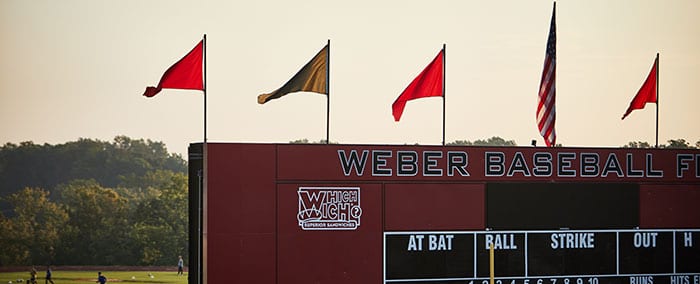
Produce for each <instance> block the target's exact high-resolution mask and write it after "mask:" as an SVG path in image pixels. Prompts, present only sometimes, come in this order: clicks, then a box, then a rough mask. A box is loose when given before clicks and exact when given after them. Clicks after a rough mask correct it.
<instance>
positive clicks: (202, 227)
mask: <svg viewBox="0 0 700 284" xmlns="http://www.w3.org/2000/svg"><path fill="white" fill-rule="evenodd" d="M202 45H203V46H202V47H203V48H202V49H203V51H202V53H203V54H202V57H203V60H202V61H203V62H204V66H203V68H204V70H203V75H204V76H203V77H204V78H203V79H204V80H203V86H202V87H203V89H204V145H203V150H202V153H203V155H202V168H203V170H204V187H203V189H202V190H201V191H200V196H199V206H200V210H199V212H200V213H199V226H200V235H199V257H200V259H199V283H206V280H207V279H206V274H205V273H204V272H205V271H204V269H205V268H204V262H205V261H206V255H205V253H204V238H205V235H206V233H207V232H206V231H207V227H206V224H205V222H206V217H205V216H204V215H206V208H207V204H206V197H207V183H208V179H207V175H208V173H209V170H208V169H207V34H204V39H203V43H202Z"/></svg>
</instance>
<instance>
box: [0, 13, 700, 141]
mask: <svg viewBox="0 0 700 284" xmlns="http://www.w3.org/2000/svg"><path fill="white" fill-rule="evenodd" d="M698 11H700V1H696V0H683V1H682V0H678V1H675V0H671V1H661V0H659V1H650V0H634V1H632V0H630V1H623V0H619V1H610V0H588V1H570V0H563V1H558V2H557V40H558V41H557V82H556V84H557V85H556V88H557V104H556V110H557V121H556V131H557V134H558V139H557V142H558V143H562V144H563V145H564V146H585V147H608V146H613V147H616V146H621V145H624V144H626V143H627V142H629V141H648V142H650V143H653V142H654V121H655V108H656V107H655V105H653V104H650V105H647V107H646V108H645V109H644V110H638V111H634V112H633V113H632V114H631V115H630V116H629V117H627V118H626V119H625V120H624V121H622V120H620V117H621V116H622V114H623V113H624V111H625V110H626V109H627V106H628V105H629V102H630V101H631V99H632V97H633V96H634V95H635V94H636V92H637V90H638V89H639V87H640V86H641V84H642V83H643V81H644V79H645V78H646V76H647V74H648V72H649V70H650V69H651V66H652V63H653V60H654V57H655V55H656V53H657V52H659V53H660V54H661V59H660V69H659V70H660V71H659V82H660V90H659V100H660V106H661V108H660V111H659V121H660V125H659V128H660V131H659V140H660V141H661V142H665V141H666V140H668V139H675V138H684V139H686V140H688V141H690V142H691V143H695V142H696V141H698V140H700V111H698V108H699V107H700V17H698ZM551 12H552V1H520V0H503V1H465V0H459V1H377V0H368V1H365V0H355V1H328V0H320V1H261V0H255V1H174V0H168V1H141V0H138V1H131V0H126V1H94V0H67V1H53V0H51V1H41V0H39V1H26V0H17V1H15V0H0V37H1V40H2V45H1V46H2V47H0V51H1V52H0V143H3V144H4V143H6V142H13V143H19V142H21V141H28V140H31V141H34V142H36V143H44V142H47V143H52V144H55V143H63V142H66V141H72V140H76V139H78V138H80V137H83V138H96V139H101V140H110V141H111V140H112V138H113V137H114V136H116V135H128V136H130V137H132V138H147V139H152V140H156V141H163V142H165V143H166V144H167V146H168V149H169V150H170V151H172V152H177V153H186V151H187V146H188V144H189V143H190V142H196V141H201V140H202V137H203V120H202V119H203V99H202V98H203V96H202V92H200V91H188V90H170V89H166V90H164V91H162V92H161V93H160V94H158V95H157V96H156V97H154V98H150V99H149V98H145V97H143V96H141V94H142V93H143V91H144V89H145V87H146V86H152V85H155V84H157V83H158V80H159V79H160V77H161V75H162V74H163V72H164V71H165V70H166V69H167V68H168V67H169V66H170V65H172V64H173V63H175V62H176V61H177V60H178V59H180V58H181V57H182V56H184V55H185V54H186V53H187V52H188V51H189V50H191V49H192V48H193V47H194V46H195V45H196V44H197V42H198V41H199V40H201V38H202V36H203V34H205V33H206V34H207V51H206V52H207V70H206V71H207V86H208V91H207V92H208V93H207V96H208V98H207V100H208V139H209V141H220V142H264V143H277V142H281V143H286V142H288V141H290V140H296V139H301V138H308V139H309V140H313V141H318V140H320V139H325V136H326V98H325V97H324V96H323V95H320V94H314V93H296V94H290V95H287V96H286V97H283V98H281V99H278V100H274V101H271V102H269V103H267V104H265V105H258V104H257V102H256V98H257V95H258V94H261V93H264V92H270V91H273V90H275V89H277V88H278V87H280V86H281V85H282V84H283V83H285V82H286V81H287V80H288V79H289V78H291V76H292V75H294V73H296V72H297V71H298V70H299V69H300V68H301V66H303V65H304V64H305V63H306V62H307V61H309V60H310V59H311V57H312V56H313V55H314V54H316V52H318V51H319V50H320V49H321V48H322V47H323V46H324V45H325V44H326V41H327V40H328V39H330V40H331V59H330V66H331V67H330V68H331V71H330V72H331V83H330V84H331V85H330V93H331V106H330V117H331V124H330V138H331V141H336V142H339V143H351V144H355V143H357V144H366V143H371V144H404V143H410V144H413V143H420V144H434V145H436V144H440V142H441V140H442V115H441V112H442V101H441V99H440V98H426V99H420V100H414V101H411V102H409V103H408V104H407V105H406V109H405V111H404V114H403V117H402V119H401V121H400V122H398V123H397V122H394V121H393V117H392V115H391V103H392V102H393V101H394V100H395V99H396V97H397V96H398V95H399V94H400V93H401V91H403V89H404V88H405V87H406V86H407V85H408V84H409V83H410V82H411V80H413V78H414V77H415V76H416V75H417V74H418V73H419V72H420V71H421V70H422V69H423V68H424V67H425V66H426V65H427V64H428V63H429V62H430V60H432V59H433V58H434V57H435V55H436V54H437V53H438V51H439V50H440V48H442V44H443V43H445V44H447V53H446V68H447V70H446V104H447V106H446V115H447V124H446V140H447V141H453V140H476V139H483V138H488V137H491V136H501V137H503V138H506V139H513V140H515V141H516V142H517V143H518V144H519V145H529V144H530V140H531V139H537V141H538V144H539V145H544V142H543V140H542V138H541V136H540V135H539V131H538V130H537V126H536V123H535V110H536V104H537V90H538V85H539V80H540V75H541V72H542V67H543V63H544V53H545V45H546V40H547V33H548V31H549V21H550V17H551Z"/></svg>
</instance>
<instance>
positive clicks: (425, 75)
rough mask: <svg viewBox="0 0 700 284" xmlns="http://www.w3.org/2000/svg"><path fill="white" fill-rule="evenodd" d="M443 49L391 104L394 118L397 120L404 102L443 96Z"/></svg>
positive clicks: (404, 104)
mask: <svg viewBox="0 0 700 284" xmlns="http://www.w3.org/2000/svg"><path fill="white" fill-rule="evenodd" d="M444 53H445V50H444V49H443V50H440V53H438V55H437V56H436V57H435V59H433V61H432V62H430V64H428V66H427V67H425V69H424V70H423V72H421V73H420V74H419V75H418V77H416V78H415V79H413V82H411V84H410V85H408V87H406V89H405V90H404V91H403V92H402V93H401V95H399V97H398V98H396V101H394V103H393V104H392V105H391V109H392V114H393V115H394V120H395V121H399V119H401V114H402V113H403V108H404V107H405V106H406V102H407V101H410V100H413V99H419V98H425V97H442V96H443V88H442V83H443V64H444V61H443V58H444V57H443V56H444Z"/></svg>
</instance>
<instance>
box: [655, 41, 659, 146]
mask: <svg viewBox="0 0 700 284" xmlns="http://www.w3.org/2000/svg"><path fill="white" fill-rule="evenodd" d="M655 63H656V148H659V71H660V70H659V53H658V52H657V53H656V62H655Z"/></svg>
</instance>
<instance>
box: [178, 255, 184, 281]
mask: <svg viewBox="0 0 700 284" xmlns="http://www.w3.org/2000/svg"><path fill="white" fill-rule="evenodd" d="M178 258H179V259H178V260H177V275H178V276H180V275H183V266H185V261H183V260H182V256H181V255H179V256H178Z"/></svg>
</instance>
